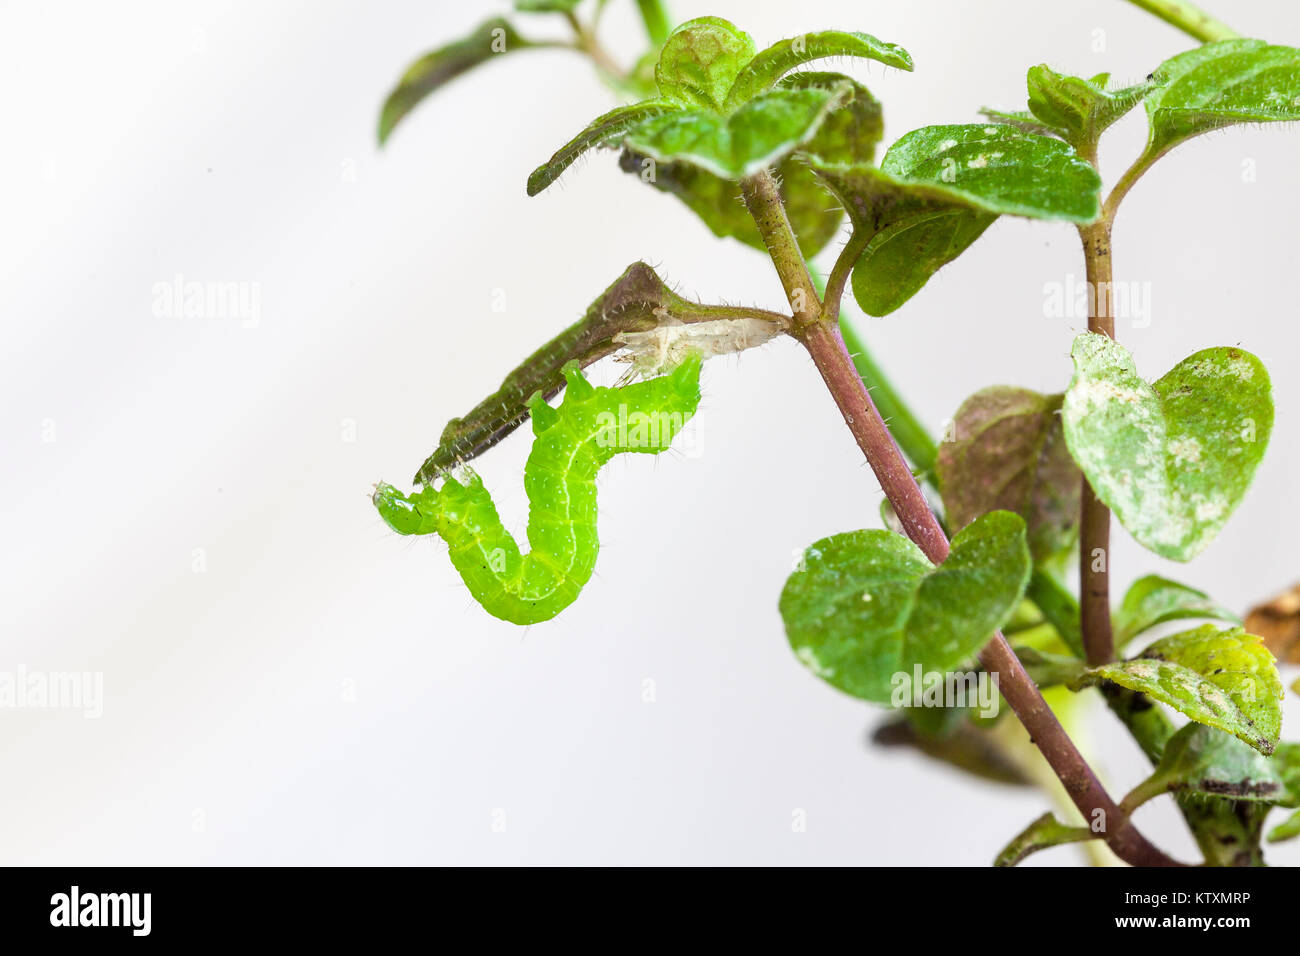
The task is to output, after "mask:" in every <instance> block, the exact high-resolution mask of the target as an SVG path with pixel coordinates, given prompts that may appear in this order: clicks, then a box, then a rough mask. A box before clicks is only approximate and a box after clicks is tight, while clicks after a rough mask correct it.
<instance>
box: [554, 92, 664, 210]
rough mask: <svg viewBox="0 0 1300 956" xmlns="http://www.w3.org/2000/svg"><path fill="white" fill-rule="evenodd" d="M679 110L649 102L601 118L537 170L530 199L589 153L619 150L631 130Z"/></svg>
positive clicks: (659, 102)
mask: <svg viewBox="0 0 1300 956" xmlns="http://www.w3.org/2000/svg"><path fill="white" fill-rule="evenodd" d="M675 110H677V106H676V105H675V104H673V103H670V102H668V101H667V100H646V101H644V102H641V103H633V104H631V105H630V106H617V107H615V108H614V109H612V110H610V111H609V112H608V113H605V114H604V115H602V116H598V117H597V118H596V119H594V120H592V122H591V123H590V124H589V125H588V126H587V128H586V129H584V130H583V131H582V132H581V133H579V134H578V135H577V136H575V137H574V138H573V139H571V140H569V142H567V143H565V144H564V145H563V146H561V147H560V149H559V150H558V151H557V152H556V153H555V155H554V156H552V157H551V158H550V159H549V160H547V161H546V162H545V163H543V164H542V165H541V166H538V167H537V168H536V169H535V170H533V172H532V174H531V175H530V176H529V177H528V195H530V196H536V195H537V194H538V193H540V192H541V191H542V190H543V189H545V188H546V187H547V186H549V185H551V183H553V182H555V181H556V180H557V179H559V178H560V175H561V174H562V173H563V172H564V171H565V170H566V169H568V168H569V167H570V166H572V165H573V163H574V161H575V160H577V159H578V157H579V156H581V155H582V154H583V153H585V152H587V151H588V150H591V149H597V148H599V147H602V146H604V147H612V146H616V145H618V143H620V142H621V141H622V138H623V135H624V134H625V133H626V132H627V131H628V130H630V129H632V128H634V127H636V126H638V125H639V124H641V123H644V122H645V121H647V120H649V119H653V118H654V117H656V116H661V115H663V114H664V113H667V112H669V111H675Z"/></svg>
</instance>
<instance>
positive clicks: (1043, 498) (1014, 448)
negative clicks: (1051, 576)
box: [935, 385, 1082, 561]
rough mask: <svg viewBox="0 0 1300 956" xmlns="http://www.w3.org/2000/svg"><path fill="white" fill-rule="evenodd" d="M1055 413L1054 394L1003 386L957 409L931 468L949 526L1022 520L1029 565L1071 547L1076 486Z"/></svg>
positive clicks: (1078, 484) (1075, 471) (978, 394)
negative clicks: (1000, 518) (997, 517)
mask: <svg viewBox="0 0 1300 956" xmlns="http://www.w3.org/2000/svg"><path fill="white" fill-rule="evenodd" d="M1060 407H1061V396H1060V395H1040V394H1039V393H1038V392H1033V391H1030V390H1029V389H1026V388H1014V387H1012V386H1009V385H995V386H993V387H991V388H986V389H983V390H982V391H979V392H976V393H975V394H974V395H972V396H971V397H970V398H968V399H966V401H965V402H963V403H962V406H961V408H959V409H958V410H957V414H956V416H954V418H953V421H952V427H951V430H950V431H949V432H948V433H947V434H946V435H945V436H944V441H943V442H942V443H941V444H940V445H939V455H938V458H937V459H936V462H935V473H936V476H937V478H938V481H939V491H940V494H941V495H942V496H943V507H944V513H945V514H946V515H947V517H948V523H949V524H950V526H951V527H953V528H964V527H965V526H966V525H968V524H970V522H972V521H974V520H975V519H976V518H978V517H979V516H980V515H982V514H985V513H986V512H989V511H996V510H998V509H1005V510H1007V511H1014V512H1015V513H1016V514H1018V515H1020V516H1021V517H1022V518H1024V519H1025V524H1026V525H1027V526H1028V528H1029V550H1030V553H1031V554H1033V556H1034V560H1035V561H1042V560H1044V559H1046V558H1049V557H1051V556H1053V555H1055V554H1057V553H1059V552H1061V551H1063V550H1065V549H1066V548H1068V547H1070V546H1071V545H1072V544H1073V543H1074V540H1075V538H1076V537H1077V534H1078V520H1079V517H1078V516H1079V497H1080V490H1081V483H1082V479H1081V476H1080V474H1079V469H1078V468H1076V467H1075V464H1074V460H1073V459H1072V458H1071V457H1070V453H1069V450H1068V449H1067V448H1066V447H1065V437H1064V436H1063V435H1062V433H1061V419H1060V416H1059V415H1057V411H1058V410H1059V409H1060Z"/></svg>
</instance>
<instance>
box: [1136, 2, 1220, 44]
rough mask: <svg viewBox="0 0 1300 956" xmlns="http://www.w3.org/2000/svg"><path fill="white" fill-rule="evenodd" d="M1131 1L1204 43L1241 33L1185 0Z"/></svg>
mask: <svg viewBox="0 0 1300 956" xmlns="http://www.w3.org/2000/svg"><path fill="white" fill-rule="evenodd" d="M1129 2H1130V3H1132V4H1133V5H1134V6H1136V7H1141V8H1142V9H1143V10H1145V11H1146V12H1147V13H1150V14H1153V15H1155V16H1157V17H1159V18H1160V19H1161V20H1164V21H1165V23H1168V24H1170V25H1171V26H1175V27H1177V28H1178V29H1180V30H1182V31H1183V32H1184V33H1186V34H1187V35H1189V36H1193V37H1195V38H1196V39H1198V40H1200V41H1201V42H1202V43H1209V42H1210V41H1211V40H1229V39H1231V38H1233V37H1235V36H1239V35H1240V34H1238V33H1237V31H1236V30H1234V29H1232V27H1230V26H1228V25H1227V24H1226V23H1223V22H1222V21H1220V20H1216V19H1215V18H1214V17H1212V16H1210V15H1209V14H1208V13H1206V12H1205V11H1204V10H1201V9H1200V8H1199V7H1195V6H1193V5H1192V4H1190V3H1186V2H1185V0H1129Z"/></svg>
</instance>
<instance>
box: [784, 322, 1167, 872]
mask: <svg viewBox="0 0 1300 956" xmlns="http://www.w3.org/2000/svg"><path fill="white" fill-rule="evenodd" d="M798 337H799V339H800V341H802V342H803V344H804V347H805V348H807V349H808V353H809V354H810V355H811V356H812V359H813V362H814V363H815V364H816V366H817V370H818V371H819V372H821V375H822V379H823V380H824V381H825V382H826V387H827V388H828V389H829V390H830V392H831V395H832V396H833V397H834V398H835V403H836V405H838V406H839V409H840V413H841V414H842V415H843V416H844V421H845V423H846V424H847V425H848V426H849V430H850V431H851V432H852V433H853V437H854V438H855V439H857V442H858V447H859V448H861V449H862V452H863V454H864V455H866V457H867V461H868V462H869V463H870V464H871V467H872V470H873V471H875V473H876V476H877V478H879V480H880V483H881V486H882V488H883V489H884V491H885V494H886V496H887V497H888V498H889V502H890V504H891V505H893V507H894V511H895V512H896V513H897V515H898V518H899V520H900V521H901V522H902V524H903V527H904V528H905V529H906V530H907V534H908V537H909V538H911V539H912V540H913V541H915V542H916V544H917V545H918V546H919V547H920V548H921V550H922V551H924V552H925V554H926V556H927V557H928V558H929V559H930V560H931V561H933V562H935V563H936V564H938V563H940V562H942V561H943V560H944V558H946V557H947V556H948V538H947V535H945V534H944V532H943V528H942V527H940V525H939V521H938V519H937V518H935V516H934V513H933V512H932V511H931V510H930V508H929V506H928V505H927V504H926V502H925V497H924V496H923V495H922V494H921V489H920V486H918V485H917V483H916V479H914V478H913V477H912V473H911V471H910V470H908V468H907V464H906V463H905V462H904V460H903V456H902V454H901V453H900V452H899V450H898V446H897V445H896V444H895V443H894V439H893V436H892V435H890V434H889V429H888V428H886V427H885V423H884V421H882V420H881V417H880V413H879V412H878V411H876V406H875V404H874V403H873V402H872V401H871V395H870V394H869V393H868V392H867V390H866V387H865V386H864V385H863V384H862V379H861V378H859V377H858V373H857V370H856V369H855V368H854V367H853V360H852V359H850V358H849V354H848V351H847V350H846V349H845V348H844V340H843V339H842V338H841V337H840V333H839V328H838V327H837V326H836V325H834V324H832V323H829V322H817V323H814V324H812V325H809V326H805V327H804V328H803V329H801V330H800V331H799V332H798ZM980 663H981V664H983V666H984V668H985V669H986V670H988V671H989V672H990V673H993V674H996V675H997V677H998V689H999V690H1000V691H1001V692H1002V695H1003V696H1004V697H1005V698H1006V700H1007V703H1008V704H1010V705H1011V709H1012V710H1013V711H1015V713H1016V716H1017V717H1018V718H1020V722H1021V723H1022V724H1024V726H1025V728H1026V729H1027V730H1028V731H1029V734H1030V737H1031V739H1032V740H1033V742H1034V744H1035V745H1036V746H1037V747H1038V749H1039V750H1040V751H1041V752H1042V754H1043V756H1044V757H1045V758H1046V760H1047V763H1048V764H1049V765H1050V766H1051V768H1052V770H1053V772H1054V773H1055V774H1056V776H1057V777H1059V778H1060V780H1061V783H1062V785H1064V787H1065V790H1066V793H1068V794H1069V796H1070V799H1071V800H1072V801H1073V802H1074V805H1075V806H1076V807H1078V808H1079V812H1080V813H1081V814H1083V818H1084V820H1085V821H1087V823H1088V824H1089V825H1094V824H1097V825H1100V826H1103V827H1105V831H1104V839H1105V841H1106V844H1107V845H1108V846H1109V847H1110V848H1111V849H1112V850H1114V851H1115V854H1116V856H1118V857H1119V858H1120V859H1122V860H1124V861H1125V862H1126V863H1130V864H1132V865H1134V866H1179V865H1180V864H1179V863H1178V862H1177V861H1176V860H1173V859H1171V858H1170V857H1169V856H1167V855H1165V853H1164V852H1162V851H1161V850H1160V849H1159V848H1158V847H1156V846H1154V845H1153V844H1151V843H1150V842H1149V841H1148V840H1147V839H1146V837H1144V836H1143V835H1142V834H1141V833H1140V832H1138V830H1137V829H1136V828H1135V827H1134V826H1133V824H1132V821H1130V819H1129V818H1128V816H1127V814H1125V813H1124V812H1123V811H1121V810H1120V808H1119V805H1118V804H1116V803H1115V801H1114V800H1112V799H1111V797H1110V794H1108V793H1107V792H1106V788H1105V787H1103V786H1102V784H1101V781H1100V780H1098V779H1097V776H1096V774H1094V773H1093V772H1092V768H1091V767H1089V766H1088V763H1087V761H1085V760H1084V759H1083V755H1082V754H1080V753H1079V751H1078V748H1076V747H1075V746H1074V741H1072V740H1071V739H1070V736H1069V734H1067V733H1066V732H1065V728H1064V727H1062V726H1061V723H1060V721H1059V720H1057V719H1056V715H1055V714H1054V713H1052V709H1051V708H1050V707H1049V706H1048V705H1047V702H1046V701H1045V700H1043V695H1042V694H1041V693H1039V691H1038V687H1037V686H1036V685H1035V684H1034V682H1033V680H1032V679H1031V678H1030V676H1029V674H1028V673H1026V672H1025V669H1024V667H1023V666H1022V665H1021V663H1020V660H1019V659H1018V658H1017V657H1016V655H1015V652H1014V651H1012V650H1011V647H1010V645H1009V644H1007V642H1006V639H1005V638H1004V637H1003V636H1002V635H1001V633H998V634H995V635H994V636H993V639H992V640H991V641H989V643H988V644H987V645H985V647H984V650H983V651H982V652H981V653H980Z"/></svg>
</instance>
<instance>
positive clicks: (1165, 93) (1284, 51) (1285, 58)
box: [1146, 39, 1300, 157]
mask: <svg viewBox="0 0 1300 956" xmlns="http://www.w3.org/2000/svg"><path fill="white" fill-rule="evenodd" d="M1154 75H1155V79H1156V81H1157V82H1158V84H1159V86H1158V88H1157V89H1156V90H1155V91H1154V92H1152V93H1151V94H1150V95H1149V96H1148V97H1147V100H1146V108H1147V119H1148V121H1149V123H1150V132H1149V137H1148V141H1147V155H1148V156H1152V157H1154V156H1159V155H1161V154H1162V153H1165V152H1167V151H1169V150H1170V149H1173V148H1174V147H1175V146H1177V145H1178V144H1179V143H1182V142H1185V141H1187V140H1188V139H1191V138H1192V137H1193V136H1197V135H1199V134H1200V133H1206V132H1209V131H1210V130H1213V129H1219V128H1220V127H1223V126H1230V125H1232V124H1234V123H1275V122H1287V121H1293V120H1300V50H1297V49H1296V48H1295V47H1289V46H1270V45H1269V44H1267V43H1265V42H1264V41H1263V40H1245V39H1236V40H1220V41H1217V42H1215V43H1207V44H1205V45H1204V46H1200V47H1197V48H1196V49H1194V50H1188V51H1187V52H1186V53H1180V54H1179V55H1178V56H1176V57H1173V58H1172V59H1169V60H1166V61H1165V62H1164V63H1162V64H1161V65H1160V66H1159V67H1158V68H1157V69H1156V71H1155V74H1154Z"/></svg>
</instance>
